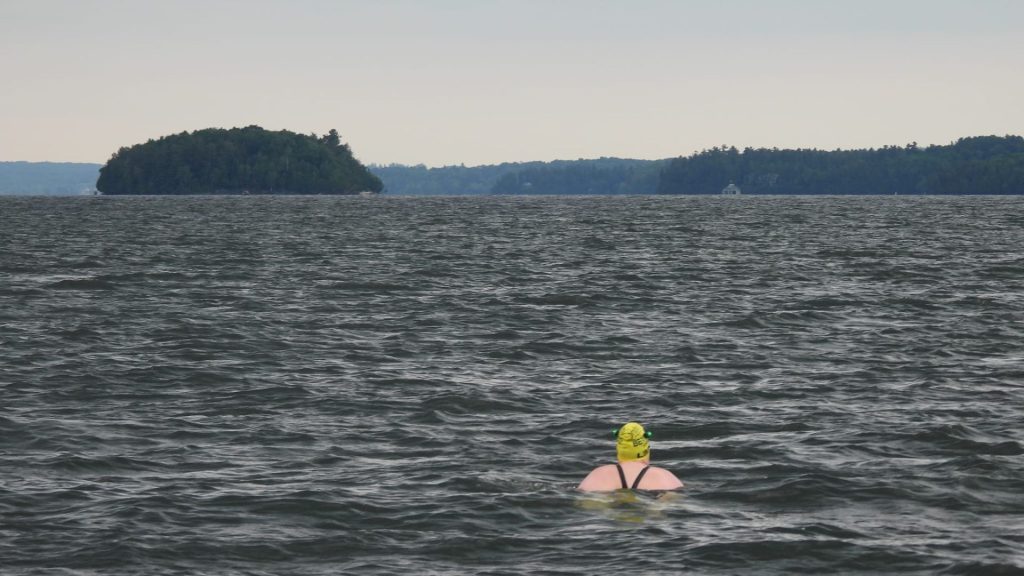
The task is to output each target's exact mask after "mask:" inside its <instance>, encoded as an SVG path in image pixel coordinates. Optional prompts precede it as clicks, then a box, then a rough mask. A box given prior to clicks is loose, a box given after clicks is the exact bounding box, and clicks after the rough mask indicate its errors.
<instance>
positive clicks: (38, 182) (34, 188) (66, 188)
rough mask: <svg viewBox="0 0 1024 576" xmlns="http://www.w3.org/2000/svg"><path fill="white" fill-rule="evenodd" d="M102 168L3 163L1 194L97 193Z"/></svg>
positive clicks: (38, 163)
mask: <svg viewBox="0 0 1024 576" xmlns="http://www.w3.org/2000/svg"><path fill="white" fill-rule="evenodd" d="M99 171H100V165H99V164H85V163H73V162H0V194H3V195H25V196H40V195H46V196H66V195H76V194H88V193H91V192H92V191H94V190H96V179H97V178H99Z"/></svg>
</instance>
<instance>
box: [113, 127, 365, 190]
mask: <svg viewBox="0 0 1024 576" xmlns="http://www.w3.org/2000/svg"><path fill="white" fill-rule="evenodd" d="M382 188H383V184H382V183H381V180H380V178H378V177H377V176H374V175H373V174H372V173H370V171H369V170H367V168H366V167H365V166H363V165H362V164H360V163H359V161H358V160H356V159H355V157H353V156H352V151H351V150H350V149H349V147H348V145H347V144H343V143H342V142H341V139H340V137H339V136H338V132H337V131H336V130H331V131H330V132H328V133H327V134H326V135H325V136H322V137H318V136H317V135H316V134H311V135H309V136H305V135H302V134H296V133H294V132H289V131H287V130H281V131H277V132H272V131H269V130H264V129H263V128H260V127H259V126H248V127H246V128H231V129H220V128H209V129H205V130H197V131H195V132H191V133H189V132H182V133H180V134H174V135H171V136H164V137H162V138H159V139H157V140H150V141H148V142H146V143H144V144H138V145H135V146H131V147H127V148H121V149H120V150H118V151H117V152H116V153H115V154H114V155H113V157H111V159H110V160H109V161H108V162H107V163H106V165H104V166H103V167H102V168H100V176H99V180H97V182H96V189H97V190H99V191H100V192H102V193H103V194H110V195H128V194H130V195H144V194H156V195H175V194H358V193H360V192H364V191H367V192H380V191H381V189H382Z"/></svg>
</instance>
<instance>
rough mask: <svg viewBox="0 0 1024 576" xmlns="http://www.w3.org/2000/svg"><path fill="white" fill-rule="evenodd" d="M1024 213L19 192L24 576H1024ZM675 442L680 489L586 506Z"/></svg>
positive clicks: (8, 459) (17, 541)
mask: <svg viewBox="0 0 1024 576" xmlns="http://www.w3.org/2000/svg"><path fill="white" fill-rule="evenodd" d="M1022 247H1024V200H1022V199H1020V198H978V197H973V198H970V197H965V198H902V197H901V198H885V197H857V198H822V197H816V198H764V197H761V198H752V197H740V198H707V197H704V198H660V197H658V198H647V197H629V198H568V197H566V198H384V197H382V198H373V199H365V198H327V197H309V198H256V197H232V198H225V197H221V198H102V197H101V198H60V199H47V198H0V279H2V282H0V395H2V396H0V398H2V403H0V572H2V573H4V574H18V575H20V574H51V573H62V572H61V570H60V569H63V570H65V572H63V573H67V574H147V575H154V574H183V573H196V574H199V573H207V574H394V573H399V572H409V573H418V574H466V573H477V574H516V573H534V574H594V573H602V574H615V573H629V574H661V573H673V572H690V573H695V574H753V573H757V574H792V573H822V572H832V573H858V572H860V573H873V574H877V573H906V574H936V573H939V574H1019V573H1022V572H1024V463H1022V458H1024V431H1022V428H1024V426H1022V424H1024V390H1022V388H1024V253H1022ZM628 419H636V420H639V421H641V422H643V423H645V424H646V425H647V426H648V427H649V428H650V429H651V430H653V431H654V434H655V436H654V439H653V444H652V446H653V449H654V451H653V454H654V457H655V460H656V463H658V464H660V465H662V466H665V467H668V468H670V469H672V470H673V471H675V472H676V473H677V474H678V475H679V476H680V477H681V478H682V479H683V480H684V481H685V482H686V483H687V488H686V490H685V491H683V492H682V494H680V495H678V497H676V498H674V499H673V498H667V499H666V498H655V497H654V496H651V495H639V496H634V497H630V496H629V495H628V494H623V495H619V496H615V497H612V496H606V497H594V496H586V495H582V494H580V493H578V492H576V491H575V490H574V486H575V484H576V483H577V482H578V481H579V480H580V479H581V478H582V477H583V476H584V475H585V474H586V473H587V472H588V471H589V470H590V468H592V467H593V466H595V465H597V464H600V463H605V462H608V461H609V460H610V459H611V457H612V456H613V444H612V440H611V435H610V431H611V429H612V428H613V427H614V426H616V425H618V424H620V423H622V422H623V421H625V420H628Z"/></svg>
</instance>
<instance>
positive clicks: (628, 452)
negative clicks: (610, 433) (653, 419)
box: [615, 422, 651, 462]
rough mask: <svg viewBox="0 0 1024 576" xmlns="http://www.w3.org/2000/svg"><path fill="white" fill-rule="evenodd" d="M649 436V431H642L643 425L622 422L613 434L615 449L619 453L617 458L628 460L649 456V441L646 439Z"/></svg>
mask: <svg viewBox="0 0 1024 576" xmlns="http://www.w3.org/2000/svg"><path fill="white" fill-rule="evenodd" d="M650 437H651V433H650V432H644V427H643V426H641V425H639V424H637V423H636V422H629V423H627V424H623V425H622V427H621V428H619V429H618V431H617V432H616V434H615V450H616V452H618V453H619V460H621V461H623V462H629V461H631V460H643V459H644V458H647V457H648V456H650V454H651V443H650V442H649V441H648V440H647V439H648V438H650Z"/></svg>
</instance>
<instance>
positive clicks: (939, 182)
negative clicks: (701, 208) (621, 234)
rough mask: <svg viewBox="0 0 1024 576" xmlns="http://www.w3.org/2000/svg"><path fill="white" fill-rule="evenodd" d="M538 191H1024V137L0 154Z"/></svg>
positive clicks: (147, 185)
mask: <svg viewBox="0 0 1024 576" xmlns="http://www.w3.org/2000/svg"><path fill="white" fill-rule="evenodd" d="M97 171H99V172H98V173H99V175H100V178H99V181H98V182H96V187H97V188H99V190H100V191H101V192H103V193H106V194H133V195H134V194H239V193H245V192H249V193H253V194H257V193H266V194H354V193H356V192H360V191H364V190H368V191H383V192H385V193H387V194H392V195H399V196H405V195H490V194H500V195H512V194H514V195H541V194H590V195H604V194H719V193H721V191H722V189H723V188H724V187H725V186H726V185H728V184H729V183H730V182H732V183H735V184H736V185H737V186H739V187H740V189H741V190H742V192H743V194H780V195H785V194H890V195H891V194H935V195H950V194H955V195H962V194H1003V195H1005V194H1024V138H1022V137H1021V136H977V137H969V138H961V139H959V140H957V141H955V142H953V143H950V144H948V145H935V146H928V147H921V146H918V145H917V144H916V143H911V144H907V145H903V146H883V147H882V148H872V149H863V150H833V151H825V150H816V149H796V150H785V149H777V148H772V149H765V148H756V149H755V148H746V149H744V150H739V149H737V148H735V147H726V146H722V147H716V148H712V149H711V150H703V151H701V152H697V153H695V154H692V155H690V156H686V157H678V158H673V159H665V160H634V159H623V158H598V159H579V160H557V161H552V162H518V163H503V164H495V165H485V166H469V167H467V166H461V165H460V166H444V167H438V168H428V167H426V166H423V165H417V166H404V165H397V164H392V165H387V166H378V165H371V166H370V167H369V168H367V167H364V166H363V165H362V164H360V163H359V162H358V161H356V160H355V158H354V157H353V156H352V153H351V150H350V149H349V148H348V146H347V145H345V144H343V143H341V141H340V138H339V137H338V135H337V132H336V131H333V130H332V131H330V132H329V133H328V134H327V135H325V136H316V135H315V134H314V135H309V136H303V135H299V134H294V133H290V132H285V131H282V132H267V131H264V130H262V129H260V128H258V127H249V128H241V129H239V128H235V129H231V130H220V129H210V130H201V131H198V132H194V133H192V134H188V133H182V134H179V135H174V136H168V137H165V138H161V139H160V140H156V141H150V142H148V143H146V144H140V145H138V146H133V147H131V148H122V149H121V150H119V151H118V153H117V154H115V155H114V157H113V158H111V161H110V162H108V163H107V165H106V166H103V167H102V168H101V167H100V166H99V165H96V164H70V163H26V162H0V194H62V195H65V194H80V193H88V192H89V191H90V189H91V188H93V186H92V184H91V183H90V182H89V179H90V178H95V175H96V174H97Z"/></svg>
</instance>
